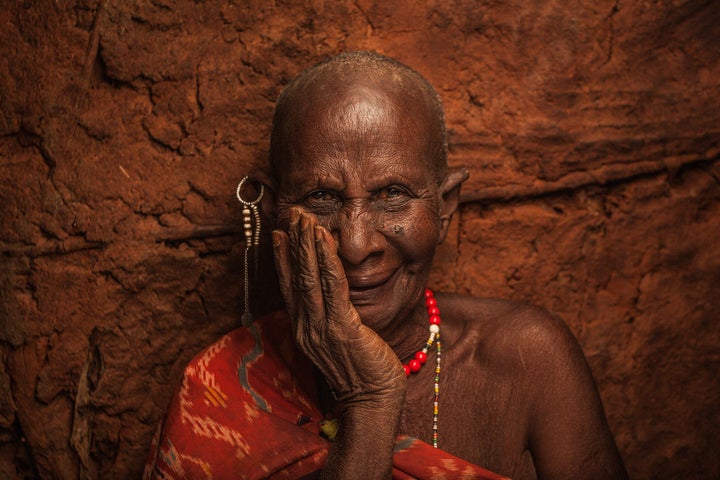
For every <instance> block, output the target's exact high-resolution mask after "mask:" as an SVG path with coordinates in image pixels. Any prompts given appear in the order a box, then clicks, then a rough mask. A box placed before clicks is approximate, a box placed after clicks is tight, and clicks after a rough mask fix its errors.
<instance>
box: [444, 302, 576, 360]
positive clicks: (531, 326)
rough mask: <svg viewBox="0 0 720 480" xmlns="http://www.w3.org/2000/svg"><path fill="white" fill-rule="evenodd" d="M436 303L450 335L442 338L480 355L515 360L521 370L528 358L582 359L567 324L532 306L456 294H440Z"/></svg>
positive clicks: (523, 303) (524, 303)
mask: <svg viewBox="0 0 720 480" xmlns="http://www.w3.org/2000/svg"><path fill="white" fill-rule="evenodd" d="M438 300H439V301H440V302H442V305H443V308H442V311H443V323H446V324H448V325H447V327H449V330H450V332H448V333H450V334H451V336H450V338H447V336H446V335H444V336H445V337H446V339H447V340H450V341H451V342H452V343H455V344H458V346H460V345H462V347H463V348H471V349H472V350H475V351H476V353H478V354H480V353H482V354H484V355H483V356H488V357H493V358H497V359H498V360H500V359H505V360H511V359H516V360H518V361H519V362H521V363H523V364H524V367H527V366H528V363H527V362H528V361H529V360H532V359H537V360H538V362H534V363H546V362H547V361H549V360H551V359H552V358H558V359H561V358H563V359H568V358H572V357H577V356H578V354H579V355H580V356H582V352H581V351H580V349H579V347H578V345H577V341H576V340H575V337H574V336H573V334H572V332H571V331H570V330H569V328H568V327H567V325H566V324H565V323H564V322H563V321H562V320H561V319H559V318H558V317H556V316H554V315H552V314H551V313H549V312H548V311H547V310H545V309H543V308H541V307H538V306H536V305H532V304H530V303H526V302H519V301H515V300H505V299H496V298H477V297H472V296H467V295H459V294H444V295H441V296H439V299H438ZM540 360H542V362H539V361H540Z"/></svg>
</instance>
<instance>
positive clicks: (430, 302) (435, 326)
mask: <svg viewBox="0 0 720 480" xmlns="http://www.w3.org/2000/svg"><path fill="white" fill-rule="evenodd" d="M425 306H426V307H427V313H428V321H429V322H430V328H429V330H430V336H429V337H428V340H427V342H425V346H424V347H423V348H422V350H418V351H417V352H415V356H414V357H413V358H412V359H411V360H410V361H409V362H408V363H407V364H405V365H403V369H404V370H405V376H407V377H409V376H410V375H411V374H413V373H417V372H419V371H420V369H421V368H422V366H423V365H424V364H425V362H426V361H427V353H428V350H429V349H430V348H431V347H432V344H433V343H434V344H435V345H436V348H437V350H436V352H437V353H436V356H435V384H434V388H433V393H434V400H433V438H432V445H433V447H435V448H438V412H439V406H440V358H441V357H442V344H441V343H440V309H439V308H438V306H437V300H436V299H435V295H434V294H433V292H432V290H430V289H427V290H425Z"/></svg>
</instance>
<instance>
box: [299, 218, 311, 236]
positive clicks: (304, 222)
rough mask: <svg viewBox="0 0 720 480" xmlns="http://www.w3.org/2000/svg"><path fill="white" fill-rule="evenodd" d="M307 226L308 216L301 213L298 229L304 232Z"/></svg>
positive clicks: (308, 224)
mask: <svg viewBox="0 0 720 480" xmlns="http://www.w3.org/2000/svg"><path fill="white" fill-rule="evenodd" d="M309 226H310V219H309V218H308V216H307V215H302V216H301V217H300V230H302V231H303V232H304V231H306V230H307V229H308V227H309Z"/></svg>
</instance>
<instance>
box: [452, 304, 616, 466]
mask: <svg viewBox="0 0 720 480" xmlns="http://www.w3.org/2000/svg"><path fill="white" fill-rule="evenodd" d="M438 302H442V303H441V305H442V312H443V325H445V328H444V329H443V337H444V342H447V343H449V344H448V347H449V348H448V350H449V351H450V355H449V356H450V357H451V359H452V361H454V362H457V363H458V364H462V365H463V366H465V367H466V368H467V369H469V370H472V371H473V374H474V375H477V377H478V378H481V379H482V380H483V382H481V383H480V384H486V385H493V394H492V396H488V397H487V400H486V404H484V405H483V406H482V407H483V409H485V410H487V411H492V409H493V405H494V404H501V405H502V406H503V407H502V409H499V410H498V411H499V412H501V413H500V415H502V412H511V415H510V417H512V419H513V420H512V422H511V421H510V420H509V418H508V419H507V421H504V422H502V425H503V428H502V429H501V428H499V427H498V428H497V429H496V431H497V432H502V433H503V434H506V435H507V431H508V430H510V431H511V432H514V434H517V435H519V438H520V442H521V444H522V445H523V448H527V449H529V450H530V452H531V453H532V458H533V464H534V469H535V471H536V472H537V477H538V478H588V479H595V478H597V479H600V478H603V479H616V478H617V479H624V478H626V474H625V471H624V468H623V465H622V460H621V459H620V457H619V454H618V452H617V448H616V447H615V443H614V441H613V438H612V434H611V433H610V430H609V428H608V425H607V421H606V419H605V414H604V412H603V408H602V403H601V401H600V397H599V395H598V392H597V388H596V387H595V383H594V381H593V379H592V374H591V372H590V369H589V367H588V365H587V362H586V361H585V356H584V355H583V352H582V350H581V348H580V346H579V345H578V342H577V341H576V340H575V337H574V336H573V334H572V333H571V331H570V330H569V329H568V327H567V326H566V325H565V323H564V322H563V321H562V320H560V319H559V318H557V317H555V316H553V315H551V314H550V313H548V312H547V311H545V310H543V309H542V308H538V307H536V306H533V305H529V304H526V303H521V302H514V301H507V300H494V299H477V298H472V297H463V296H459V295H445V296H442V295H438ZM446 333H447V334H446ZM444 345H445V343H443V346H444ZM467 358H473V359H475V361H474V362H472V363H468V362H467V361H466V360H465V359H467ZM476 383H477V382H476ZM470 384H471V385H472V383H470ZM508 425H510V426H511V427H508ZM513 429H514V430H513ZM499 434H500V433H498V435H499ZM513 439H514V440H515V441H516V443H514V444H513V443H512V442H509V443H508V444H510V445H518V443H517V439H518V437H517V436H516V437H513ZM508 471H510V470H508ZM516 476H517V477H518V478H522V477H524V476H525V475H522V474H519V475H516Z"/></svg>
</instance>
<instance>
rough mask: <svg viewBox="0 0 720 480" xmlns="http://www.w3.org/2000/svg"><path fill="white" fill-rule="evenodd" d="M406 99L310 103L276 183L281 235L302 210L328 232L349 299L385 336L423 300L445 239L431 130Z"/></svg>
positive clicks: (336, 94)
mask: <svg viewBox="0 0 720 480" xmlns="http://www.w3.org/2000/svg"><path fill="white" fill-rule="evenodd" d="M398 97H401V98H398ZM402 97H403V96H401V95H393V94H389V93H387V92H386V91H384V89H383V88H382V86H372V85H354V86H353V88H351V89H342V88H340V89H330V91H329V92H328V93H327V95H325V96H324V97H323V99H322V102H317V103H315V104H311V103H309V102H305V108H303V109H302V110H301V111H302V114H301V115H293V118H292V119H290V120H289V122H290V128H289V129H288V131H291V132H292V133H290V134H288V135H287V137H288V138H287V141H286V142H285V144H284V148H283V152H284V155H283V158H282V167H281V168H280V169H279V170H281V173H280V177H281V178H279V179H278V192H277V193H278V203H277V208H278V210H277V213H278V224H279V226H280V227H281V228H284V227H286V226H287V219H288V215H289V209H290V207H292V206H296V205H297V206H301V207H302V208H304V209H305V210H306V211H308V212H310V213H313V214H314V215H315V216H316V217H317V219H318V222H319V223H320V224H321V225H322V226H324V227H325V228H327V229H328V230H329V231H330V232H331V233H332V235H333V237H334V238H335V241H336V243H337V247H338V256H339V257H340V260H341V262H342V265H343V267H344V269H345V274H346V276H347V281H348V284H349V288H350V300H351V302H352V303H353V305H354V306H355V308H356V309H357V311H358V313H359V314H360V317H361V319H362V321H363V323H364V324H366V325H367V326H369V327H371V328H373V329H374V330H375V331H377V332H378V333H380V334H381V335H382V334H383V332H387V333H390V332H391V331H393V329H394V327H396V326H397V323H396V322H400V321H402V320H404V319H405V318H406V317H407V316H408V315H409V314H411V312H412V310H413V309H414V308H415V306H416V305H417V302H418V301H419V300H420V299H421V298H422V295H423V291H424V288H425V284H426V281H427V278H428V274H429V271H430V265H431V262H432V258H433V255H434V253H435V248H436V246H437V244H438V242H439V239H440V238H441V236H440V228H441V226H440V219H439V203H438V202H439V198H438V197H439V195H438V187H439V183H440V181H439V180H441V179H438V178H437V174H436V173H435V172H436V171H437V169H436V168H433V167H434V165H435V164H434V163H433V162H434V160H433V159H432V158H431V157H432V153H433V152H434V151H436V149H433V148H432V147H433V145H432V141H431V140H430V139H432V138H436V135H433V133H434V132H431V131H430V130H431V128H432V125H433V122H430V121H429V120H428V119H427V117H428V113H427V111H426V109H423V108H422V107H419V106H417V105H416V104H417V102H412V101H409V100H408V99H407V97H404V100H403V98H402ZM301 103H302V102H301Z"/></svg>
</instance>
